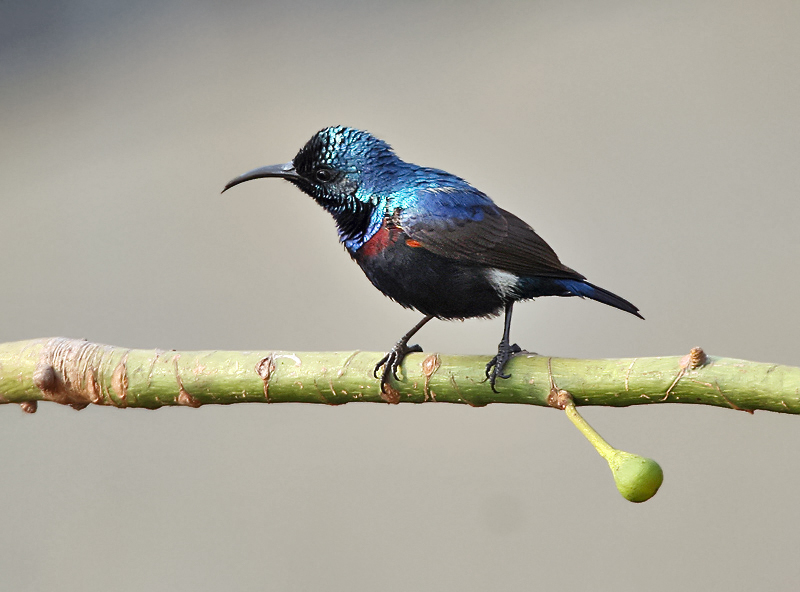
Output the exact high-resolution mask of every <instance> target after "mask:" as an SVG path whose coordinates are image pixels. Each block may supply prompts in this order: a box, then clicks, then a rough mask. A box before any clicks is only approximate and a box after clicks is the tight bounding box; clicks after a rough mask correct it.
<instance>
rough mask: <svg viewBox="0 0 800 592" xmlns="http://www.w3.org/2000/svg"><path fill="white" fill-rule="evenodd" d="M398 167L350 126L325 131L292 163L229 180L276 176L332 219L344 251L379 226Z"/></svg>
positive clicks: (386, 149) (384, 149) (385, 148)
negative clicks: (311, 199) (388, 190)
mask: <svg viewBox="0 0 800 592" xmlns="http://www.w3.org/2000/svg"><path fill="white" fill-rule="evenodd" d="M404 164H405V163H403V162H402V161H401V160H400V159H398V158H397V156H395V154H394V152H392V149H391V147H390V146H389V145H388V144H387V143H386V142H384V141H383V140H379V139H378V138H376V137H375V136H373V135H371V134H369V133H367V132H363V131H360V130H356V129H353V128H349V127H341V126H335V127H327V128H325V129H323V130H320V131H319V132H317V133H316V134H314V136H313V137H312V138H311V139H310V140H309V141H308V142H307V143H306V145H305V146H303V147H302V148H301V149H300V151H299V152H298V153H297V155H296V156H295V157H294V159H293V160H291V161H290V162H287V163H286V164H281V165H270V166H265V167H261V168H257V169H255V170H252V171H250V172H248V173H245V174H244V175H241V176H239V177H236V178H235V179H233V180H232V181H230V182H229V183H228V184H227V185H226V186H225V189H224V190H223V191H225V190H228V189H230V188H231V187H233V186H234V185H238V184H239V183H244V182H245V181H250V180H252V179H261V178H265V177H277V178H281V179H286V180H287V181H289V182H291V183H293V184H294V185H297V187H298V188H300V189H301V190H302V191H304V192H305V193H307V194H308V195H310V196H311V197H313V198H314V200H315V201H316V202H317V203H319V204H320V205H321V206H322V207H323V208H325V209H326V210H327V211H328V212H330V213H331V214H332V215H333V218H334V220H336V225H337V226H338V228H339V238H340V239H341V240H342V242H344V243H345V244H346V245H347V246H348V248H352V247H356V248H357V246H360V243H363V241H364V240H366V239H368V238H369V237H370V236H371V235H372V234H373V233H374V232H375V231H376V230H377V228H378V226H379V225H380V221H381V219H382V218H383V212H382V211H380V210H381V208H382V207H383V206H384V205H385V202H384V199H385V196H384V195H383V194H382V191H381V190H380V189H381V188H382V189H383V190H384V191H385V189H386V188H387V186H391V185H394V183H392V182H391V181H392V177H396V176H397V174H398V173H399V172H400V171H401V169H402V167H403V165H404Z"/></svg>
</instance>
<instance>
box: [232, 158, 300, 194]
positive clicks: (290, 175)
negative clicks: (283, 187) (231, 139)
mask: <svg viewBox="0 0 800 592" xmlns="http://www.w3.org/2000/svg"><path fill="white" fill-rule="evenodd" d="M265 177H278V178H280V179H290V180H291V179H299V178H300V175H298V174H297V171H296V170H294V163H293V162H291V161H290V162H287V163H286V164H271V165H269V166H263V167H259V168H257V169H253V170H252V171H250V172H248V173H245V174H244V175H239V176H238V177H236V178H235V179H231V180H230V181H228V184H227V185H225V189H223V190H222V193H225V192H226V191H227V190H228V189H230V188H231V187H233V186H234V185H238V184H239V183H244V182H245V181H252V180H253V179H263V178H265Z"/></svg>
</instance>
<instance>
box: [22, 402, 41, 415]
mask: <svg viewBox="0 0 800 592" xmlns="http://www.w3.org/2000/svg"><path fill="white" fill-rule="evenodd" d="M19 406H20V409H22V410H23V411H24V412H25V413H36V410H37V409H38V408H39V406H38V404H37V402H36V401H23V402H22V403H20V404H19Z"/></svg>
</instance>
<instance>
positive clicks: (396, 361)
mask: <svg viewBox="0 0 800 592" xmlns="http://www.w3.org/2000/svg"><path fill="white" fill-rule="evenodd" d="M420 352H422V347H420V346H419V344H415V345H408V344H406V343H405V342H403V341H398V342H397V343H396V344H395V346H394V347H393V348H392V349H391V350H389V352H388V353H387V354H386V355H385V356H383V357H382V358H381V360H380V362H378V363H377V364H375V369H374V370H373V371H372V375H373V376H374V377H375V378H378V370H380V369H381V367H383V372H382V373H381V392H382V393H386V392H387V388H386V387H387V386H388V384H389V379H390V377H392V376H394V379H395V380H400V376H399V375H398V374H397V371H398V369H399V368H400V365H401V364H402V363H403V360H404V359H405V357H406V356H407V355H408V354H411V353H420Z"/></svg>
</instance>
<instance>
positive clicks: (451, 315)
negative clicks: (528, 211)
mask: <svg viewBox="0 0 800 592" xmlns="http://www.w3.org/2000/svg"><path fill="white" fill-rule="evenodd" d="M262 178H278V179H284V180H286V181H288V182H289V183H291V184H293V185H294V186H296V187H297V188H298V189H300V190H301V191H303V192H304V193H306V194H308V195H309V196H311V198H312V199H313V200H314V201H315V202H317V203H318V204H319V205H320V206H322V208H323V209H325V210H326V211H327V212H328V213H329V214H330V215H331V216H332V217H333V219H334V222H335V223H336V227H337V230H338V235H339V241H340V242H341V243H342V244H343V245H344V248H345V249H346V251H347V253H348V254H349V255H350V257H351V258H352V259H353V260H354V261H355V262H356V263H357V264H358V265H359V267H361V270H362V271H363V272H364V274H365V275H366V276H367V278H368V279H369V280H370V282H372V284H373V285H374V286H375V287H376V288H377V289H378V290H380V291H381V292H382V293H383V294H385V295H386V296H388V297H389V298H391V299H392V300H394V301H396V302H397V303H398V304H400V305H401V306H403V307H405V308H411V309H415V310H417V311H419V312H420V313H422V314H423V315H424V317H423V318H422V320H421V321H419V322H418V323H417V324H416V325H414V326H413V327H412V328H411V329H410V330H409V331H408V332H407V333H405V334H404V335H403V336H402V337H401V338H400V339H399V340H398V341H397V343H395V344H394V346H393V347H392V348H391V349H390V350H389V352H388V353H387V354H386V355H385V356H384V357H383V358H382V359H381V360H380V361H378V363H377V364H376V365H375V368H374V371H373V374H374V376H375V378H376V379H377V378H378V373H379V372H380V391H381V393H382V394H387V395H390V394H391V393H392V392H394V393H396V392H397V391H396V390H394V387H393V386H392V385H391V379H392V377H393V378H394V379H395V380H400V378H399V376H398V370H400V369H401V365H402V363H403V359H404V358H405V357H406V355H407V354H409V353H412V352H421V351H422V348H421V347H420V346H419V345H418V344H415V345H409V344H408V343H409V341H410V340H411V338H412V337H413V336H414V335H415V334H416V333H417V331H419V330H420V329H421V328H422V327H423V326H424V325H425V324H426V323H428V322H429V321H431V320H432V319H434V318H436V319H442V320H457V319H458V320H464V319H469V318H475V317H495V316H499V315H500V314H501V313H502V314H503V315H504V324H503V336H502V338H501V340H500V343H499V344H498V347H497V355H495V356H494V357H493V358H492V359H491V360H490V361H489V362H488V363H487V364H486V368H485V375H486V379H485V381H486V380H488V382H489V385H490V386H491V389H492V391H494V392H497V381H498V379H507V378H510V377H511V375H510V374H508V373H506V372H505V366H506V364H507V363H508V361H509V360H510V359H511V358H513V356H514V355H515V354H518V353H520V352H522V351H523V350H522V349H521V348H520V347H519V345H517V344H516V343H514V344H512V343H511V339H510V333H511V316H512V312H513V308H514V304H515V303H516V302H518V301H522V300H530V299H533V298H538V297H541V296H577V297H580V298H588V299H591V300H596V301H597V302H602V303H603V304H607V305H609V306H612V307H614V308H618V309H620V310H623V311H625V312H628V313H630V314H632V315H634V316H637V317H639V318H642V319H643V318H644V317H642V315H641V314H640V313H639V309H638V308H637V307H635V306H634V305H633V304H631V303H630V302H628V301H627V300H625V299H624V298H622V297H620V296H617V295H616V294H613V293H612V292H609V291H608V290H605V289H603V288H601V287H599V286H596V285H594V284H592V283H589V282H588V281H587V280H586V278H585V277H584V276H583V275H581V274H580V273H578V272H577V271H575V270H574V269H571V268H569V267H567V266H566V265H564V264H563V263H561V261H560V260H559V258H558V256H557V255H556V253H555V251H553V249H552V248H550V246H549V245H548V244H547V243H546V242H545V241H544V240H543V239H542V238H541V237H540V236H539V235H538V234H536V232H535V231H534V230H533V228H531V227H530V226H529V225H528V224H527V223H525V222H523V221H522V220H521V219H520V218H518V217H517V216H515V215H514V214H512V213H511V212H508V211H506V210H504V209H502V208H500V207H499V206H498V205H496V204H495V203H494V201H492V199H491V198H489V196H487V195H486V194H485V193H483V192H481V191H479V190H478V189H476V188H475V187H473V186H472V185H470V184H469V183H468V182H467V181H465V180H464V179H462V178H461V177H457V176H456V175H453V174H450V173H448V172H446V171H443V170H440V169H435V168H429V167H423V166H419V165H416V164H412V163H410V162H406V161H404V160H401V159H400V158H399V157H398V156H397V155H396V154H395V152H394V150H393V149H392V147H391V146H390V145H389V144H387V143H386V142H384V141H383V140H380V139H378V138H377V137H375V136H374V135H372V134H370V133H368V132H366V131H361V130H358V129H355V128H351V127H344V126H331V127H326V128H324V129H322V130H320V131H319V132H317V133H316V134H314V135H313V136H312V137H311V139H310V140H309V141H308V142H307V143H306V144H305V146H303V147H302V148H301V149H300V151H299V152H298V153H297V154H296V156H295V157H294V158H293V159H292V160H291V161H289V162H287V163H285V164H278V165H269V166H262V167H259V168H256V169H254V170H251V171H249V172H247V173H244V174H243V175H240V176H238V177H236V178H234V179H232V180H231V181H230V182H228V184H227V185H225V188H224V189H223V193H224V192H225V191H227V190H229V189H231V188H232V187H234V186H236V185H239V184H240V183H244V182H246V181H252V180H254V179H262Z"/></svg>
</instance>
